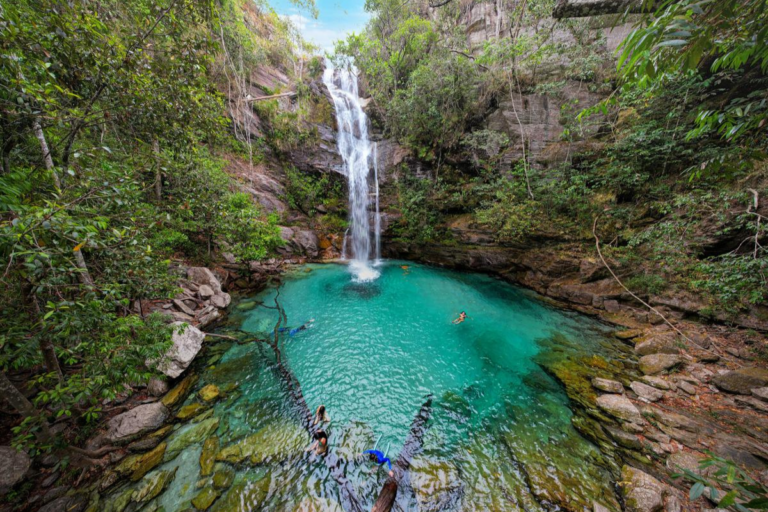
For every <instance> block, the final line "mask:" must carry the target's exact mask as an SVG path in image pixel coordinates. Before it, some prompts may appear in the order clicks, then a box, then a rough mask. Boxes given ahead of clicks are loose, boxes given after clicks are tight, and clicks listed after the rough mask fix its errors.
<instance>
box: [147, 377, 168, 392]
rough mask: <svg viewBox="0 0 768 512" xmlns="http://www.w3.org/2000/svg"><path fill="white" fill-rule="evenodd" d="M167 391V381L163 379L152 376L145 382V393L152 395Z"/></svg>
mask: <svg viewBox="0 0 768 512" xmlns="http://www.w3.org/2000/svg"><path fill="white" fill-rule="evenodd" d="M167 392H168V383H167V382H166V381H165V379H158V378H152V379H149V383H148V384H147V393H149V394H150V395H152V396H162V395H164V394H166V393H167Z"/></svg>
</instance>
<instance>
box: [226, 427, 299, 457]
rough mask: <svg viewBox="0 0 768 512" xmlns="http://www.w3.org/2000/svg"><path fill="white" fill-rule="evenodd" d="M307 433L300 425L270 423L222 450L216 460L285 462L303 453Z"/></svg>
mask: <svg viewBox="0 0 768 512" xmlns="http://www.w3.org/2000/svg"><path fill="white" fill-rule="evenodd" d="M305 438H306V433H305V432H304V429H302V428H301V427H300V426H299V425H296V424H295V423H293V422H288V421H285V420H278V421H275V422H273V423H270V424H269V425H267V426H266V427H264V428H262V429H261V430H259V431H258V432H257V433H255V434H253V435H250V436H248V437H245V438H243V439H240V440H239V441H237V442H235V443H233V444H230V445H229V446H226V447H224V448H222V449H221V451H220V452H219V453H218V455H216V460H218V461H223V462H229V463H232V464H239V463H241V462H244V461H246V460H248V462H250V463H251V464H261V463H263V462H274V461H279V460H283V459H285V458H287V457H289V456H290V455H291V454H293V453H297V452H300V451H301V448H302V446H303V444H304V442H305Z"/></svg>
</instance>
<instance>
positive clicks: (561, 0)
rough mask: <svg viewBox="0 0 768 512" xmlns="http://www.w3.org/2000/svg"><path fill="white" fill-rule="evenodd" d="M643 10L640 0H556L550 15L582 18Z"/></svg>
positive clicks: (560, 17) (558, 17)
mask: <svg viewBox="0 0 768 512" xmlns="http://www.w3.org/2000/svg"><path fill="white" fill-rule="evenodd" d="M625 12H632V13H637V12H643V1H642V0H558V2H557V5H555V10H554V11H553V12H552V17H553V18H556V19H562V18H583V17H585V16H599V15H601V14H623V13H625Z"/></svg>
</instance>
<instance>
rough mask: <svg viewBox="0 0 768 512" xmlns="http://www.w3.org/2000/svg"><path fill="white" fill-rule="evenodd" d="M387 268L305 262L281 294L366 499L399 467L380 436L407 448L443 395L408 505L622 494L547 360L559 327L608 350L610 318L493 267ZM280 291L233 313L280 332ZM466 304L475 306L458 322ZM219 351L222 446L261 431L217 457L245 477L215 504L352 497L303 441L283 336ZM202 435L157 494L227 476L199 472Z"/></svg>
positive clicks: (217, 412) (315, 391)
mask: <svg viewBox="0 0 768 512" xmlns="http://www.w3.org/2000/svg"><path fill="white" fill-rule="evenodd" d="M380 271H381V276H380V278H379V279H377V280H376V281H374V282H369V283H357V282H354V281H353V280H352V279H351V277H350V271H349V269H348V268H347V267H346V266H343V265H324V266H319V265H318V266H308V267H303V268H302V269H299V270H298V271H296V272H295V273H293V274H291V275H289V276H288V277H287V278H286V279H285V280H284V284H283V286H282V287H281V288H280V295H279V301H280V304H281V305H282V306H283V307H284V308H285V311H286V313H287V316H288V325H289V326H290V327H298V326H300V325H302V324H304V323H305V322H309V321H310V320H313V321H311V322H310V323H309V324H308V325H310V327H309V328H308V329H306V330H303V331H299V332H297V333H295V334H294V335H293V336H291V335H289V334H287V333H286V334H284V335H283V336H282V338H281V349H282V358H283V360H284V362H285V363H286V364H287V366H288V367H289V368H290V369H291V370H292V372H293V374H294V375H295V377H296V379H297V380H298V381H299V382H300V384H301V388H302V390H303V394H304V397H305V399H306V402H307V404H308V405H309V407H310V408H311V409H312V410H313V411H314V409H315V408H316V407H317V406H318V405H320V404H325V405H326V407H327V410H328V414H329V416H330V419H331V423H330V424H329V425H327V426H326V430H327V431H328V432H329V434H330V450H331V451H333V452H334V453H335V454H336V455H338V456H339V457H341V458H342V459H343V468H344V470H345V472H346V475H347V477H348V478H349V479H350V480H351V482H352V484H353V486H354V488H355V491H356V493H357V494H358V496H359V498H360V501H361V502H362V504H363V506H364V507H365V508H366V509H370V507H371V506H372V504H373V502H374V501H375V499H376V497H377V495H378V492H379V490H380V489H381V486H382V484H383V482H384V480H385V478H386V472H385V471H377V469H376V468H375V467H374V466H372V465H371V464H370V463H369V462H368V461H367V460H365V459H364V458H363V457H361V456H360V454H361V452H362V451H363V450H365V449H368V448H372V447H373V445H374V444H375V443H376V442H377V440H378V448H379V449H381V450H382V451H386V452H387V454H388V455H389V457H390V458H391V459H392V460H393V461H394V460H395V459H396V458H397V456H398V454H399V451H400V449H401V448H402V446H403V442H404V441H405V439H406V436H407V435H408V430H409V426H410V424H411V422H412V420H413V418H414V416H415V415H416V413H417V412H418V411H419V408H420V406H421V405H422V403H423V402H424V400H425V396H427V395H430V394H431V395H432V396H433V399H434V401H433V409H432V416H431V419H430V421H429V423H428V427H429V428H428V430H427V433H426V436H425V438H424V445H423V449H422V451H421V452H420V453H419V454H418V455H417V456H416V457H415V459H414V460H413V461H412V468H411V471H410V472H409V473H408V475H407V478H406V480H405V481H404V482H402V483H401V490H400V492H399V493H398V499H397V505H396V508H395V510H413V511H416V510H422V511H424V510H434V511H437V510H477V511H481V510H523V509H525V510H530V511H534V510H555V509H558V508H568V509H572V510H584V509H585V508H587V507H591V504H592V501H593V500H597V501H600V502H602V503H605V504H606V505H608V506H609V507H611V508H613V504H614V503H615V500H614V498H613V482H612V479H611V476H610V474H609V471H608V470H607V469H606V464H605V459H604V457H603V455H602V454H601V453H600V452H599V451H598V450H597V449H596V448H595V447H594V446H593V445H591V444H590V443H589V442H587V441H586V440H585V439H583V438H582V437H580V436H579V435H578V433H577V432H576V431H575V430H574V428H573V427H572V425H571V417H572V412H571V409H570V408H569V403H568V399H567V397H566V396H565V394H564V393H563V391H562V390H561V388H560V387H559V386H558V385H557V383H556V382H555V381H554V380H553V379H552V378H551V377H550V376H548V375H547V374H546V373H545V372H544V371H543V370H542V369H541V368H540V367H539V365H537V364H536V362H535V360H536V359H537V357H539V356H540V355H542V351H544V350H551V348H547V347H549V346H550V345H547V344H542V343H541V340H545V339H548V338H551V337H552V336H553V335H560V337H561V338H567V339H569V340H570V342H571V344H572V346H575V347H577V350H581V351H583V352H584V353H587V354H588V353H590V352H591V351H598V350H601V351H602V350H604V343H605V341H604V337H603V336H604V331H605V329H604V328H603V327H602V326H601V325H600V324H597V323H595V322H593V321H591V320H588V319H586V318H583V317H580V316H576V315H573V314H568V313H564V312H561V311H559V310H556V309H553V308H551V307H549V306H547V305H544V304H543V303H542V302H540V301H538V300H537V299H536V298H535V296H533V295H532V294H531V293H530V292H527V291H524V290H521V289H518V288H514V287H512V286H509V285H507V284H504V283H502V282H500V281H497V280H495V279H493V278H491V277H487V276H483V275H476V274H463V273H457V272H451V271H444V270H439V269H434V268H430V267H426V266H422V265H416V264H412V263H408V262H387V263H385V264H384V265H382V266H381V267H380ZM275 294H276V290H275V289H274V288H270V289H267V290H265V291H264V292H262V293H261V294H260V295H258V296H257V297H254V298H250V299H246V300H245V301H244V302H241V303H240V304H239V305H237V306H236V308H235V309H236V313H235V314H234V315H233V317H232V319H231V321H232V322H233V324H234V325H235V326H239V327H240V328H241V329H242V330H243V331H247V332H248V333H253V335H254V336H260V337H263V338H266V337H268V335H269V333H270V332H271V331H272V329H273V328H274V325H275V323H276V321H277V317H278V313H277V311H276V310H274V309H269V308H267V307H265V306H270V307H271V306H274V304H275V303H274V298H275ZM461 311H465V312H466V313H467V315H468V317H469V318H468V319H467V320H466V321H465V322H464V323H461V324H458V325H455V324H452V323H451V322H452V320H454V319H455V318H456V317H457V316H458V314H459V313H460V312H461ZM208 350H209V352H208V361H207V364H208V366H206V367H205V369H203V368H201V369H200V377H201V378H200V381H199V382H198V383H197V385H196V389H199V388H201V387H202V386H204V385H206V384H211V383H213V384H216V385H218V386H219V387H220V388H221V389H222V390H224V391H225V393H226V395H227V397H226V398H225V399H224V400H222V401H220V402H218V403H217V404H216V405H215V407H214V412H213V415H212V416H211V417H216V418H219V424H218V425H217V429H216V431H215V432H214V433H212V434H209V435H207V437H210V436H211V435H214V434H216V435H217V436H218V439H219V444H220V446H221V447H222V448H223V447H227V446H231V445H233V444H236V443H237V442H238V441H240V440H242V439H243V438H245V437H246V436H256V438H257V439H256V441H258V442H255V443H256V444H257V445H258V446H257V449H256V451H257V453H256V454H255V455H254V456H253V457H252V458H249V459H247V460H245V461H238V462H237V463H234V464H232V463H229V462H217V464H216V471H218V472H228V471H230V472H231V471H234V474H235V475H236V477H235V481H234V482H235V483H234V484H232V486H231V487H230V488H229V490H226V489H224V488H222V489H221V490H219V491H217V494H220V496H219V497H218V499H217V500H216V501H215V502H214V504H213V506H212V509H213V510H229V509H234V510H340V508H339V507H340V505H339V502H340V501H341V498H340V496H339V490H338V486H337V484H336V482H335V481H334V480H333V478H331V476H330V474H329V471H328V469H327V468H326V466H325V465H324V464H323V463H322V461H321V460H319V459H317V458H315V457H313V456H310V455H308V454H306V453H305V452H304V451H303V448H304V447H306V446H307V445H309V442H310V441H309V436H308V434H306V433H305V432H304V431H303V430H302V427H301V423H300V422H299V420H298V416H297V414H296V408H295V406H294V402H293V400H292V399H291V398H290V397H289V396H288V394H287V393H286V391H285V388H284V385H283V383H282V381H281V380H280V379H279V376H278V374H277V372H276V371H275V364H274V358H273V356H272V353H271V349H270V348H269V346H268V345H266V344H265V343H257V342H254V343H246V344H234V343H230V342H219V343H218V344H215V345H212V346H211V347H209V348H208ZM197 400H198V399H197V398H196V397H195V396H194V395H192V397H191V398H189V399H188V403H192V402H195V401H197ZM205 421H208V420H205ZM189 428H190V427H189V426H184V427H181V429H180V430H179V431H177V432H176V433H174V434H171V436H170V437H169V439H170V440H172V439H173V438H174V436H179V435H180V433H179V432H181V433H183V432H184V429H189ZM259 436H261V437H259ZM202 441H203V440H202V439H201V440H200V442H195V443H193V444H191V445H190V446H188V447H186V448H185V449H184V451H183V452H182V454H181V455H179V456H178V457H176V459H174V460H172V461H169V462H167V463H165V465H163V466H161V467H160V469H159V470H163V469H166V470H167V469H169V468H173V467H174V465H176V466H178V467H179V468H180V469H179V470H178V471H177V475H176V478H175V480H174V481H173V482H172V483H171V484H170V487H169V488H168V490H166V491H165V493H163V494H161V495H160V496H159V497H158V498H156V499H155V500H154V501H153V502H152V503H156V504H158V505H163V506H164V507H165V510H166V512H170V511H171V510H185V509H186V507H187V506H188V505H189V500H191V499H192V498H193V497H195V496H196V495H197V493H198V492H200V489H203V488H205V487H206V486H211V485H212V482H213V480H211V478H212V477H207V478H202V477H201V476H200V475H199V469H200V466H199V464H198V463H197V460H198V458H199V456H200V450H201V448H200V447H201V442H202ZM259 443H261V444H259ZM179 461H182V462H179ZM182 467H183V468H184V470H183V471H182ZM156 471H158V470H156ZM145 478H146V477H145ZM134 485H135V484H134ZM233 504H237V505H233ZM148 510H154V509H151V508H149V509H148Z"/></svg>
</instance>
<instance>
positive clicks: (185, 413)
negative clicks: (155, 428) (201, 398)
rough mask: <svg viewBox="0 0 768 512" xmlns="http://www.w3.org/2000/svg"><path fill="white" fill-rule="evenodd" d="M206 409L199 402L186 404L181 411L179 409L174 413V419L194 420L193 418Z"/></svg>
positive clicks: (205, 406)
mask: <svg viewBox="0 0 768 512" xmlns="http://www.w3.org/2000/svg"><path fill="white" fill-rule="evenodd" d="M207 408H208V406H207V405H204V404H201V403H199V402H194V403H191V404H187V405H185V406H184V407H182V408H181V409H179V412H177V413H176V417H177V418H178V419H180V420H181V421H184V420H188V419H190V418H194V417H195V416H197V415H198V414H200V413H201V412H203V411H204V410H206V409H207Z"/></svg>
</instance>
